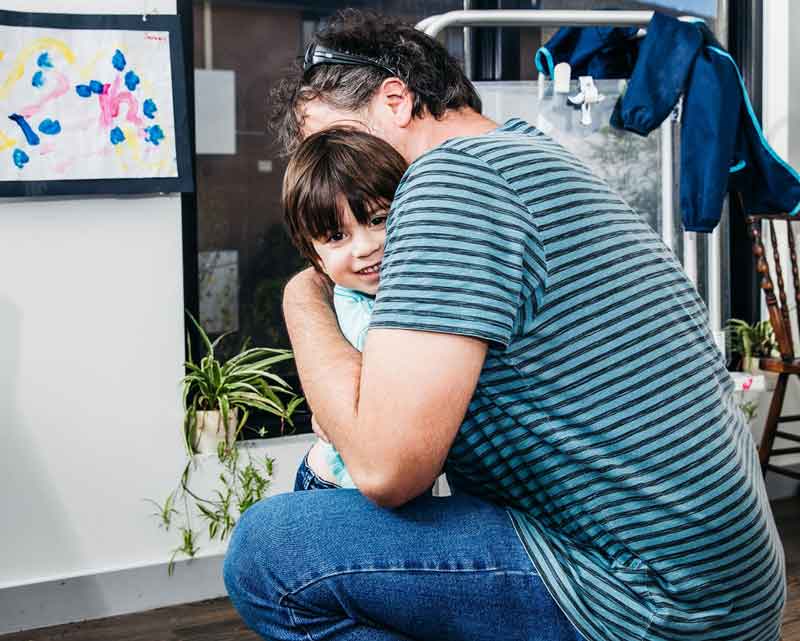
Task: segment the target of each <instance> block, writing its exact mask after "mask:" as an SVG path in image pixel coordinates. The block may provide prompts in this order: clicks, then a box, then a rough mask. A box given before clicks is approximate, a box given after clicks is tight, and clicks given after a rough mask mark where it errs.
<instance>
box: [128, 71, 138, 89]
mask: <svg viewBox="0 0 800 641" xmlns="http://www.w3.org/2000/svg"><path fill="white" fill-rule="evenodd" d="M139 82H140V80H139V76H137V75H136V74H135V73H134V72H133V71H129V72H128V73H126V74H125V86H126V87H127V88H128V91H134V90H135V89H136V85H138V84H139Z"/></svg>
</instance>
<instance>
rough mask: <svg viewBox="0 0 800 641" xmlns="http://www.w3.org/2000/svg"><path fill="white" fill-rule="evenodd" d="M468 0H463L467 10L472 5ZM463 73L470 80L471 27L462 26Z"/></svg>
mask: <svg viewBox="0 0 800 641" xmlns="http://www.w3.org/2000/svg"><path fill="white" fill-rule="evenodd" d="M471 5H472V2H470V0H464V10H465V11H469V10H470V9H471V8H472V7H471ZM464 73H465V74H466V76H467V78H468V79H469V80H472V29H471V28H470V27H466V26H465V27H464Z"/></svg>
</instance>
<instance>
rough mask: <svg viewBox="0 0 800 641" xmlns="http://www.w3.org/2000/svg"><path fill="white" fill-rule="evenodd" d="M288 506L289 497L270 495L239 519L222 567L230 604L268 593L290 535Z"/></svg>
mask: <svg viewBox="0 0 800 641" xmlns="http://www.w3.org/2000/svg"><path fill="white" fill-rule="evenodd" d="M291 503H292V494H279V495H277V496H272V497H269V498H266V499H264V500H262V501H259V502H258V503H256V504H255V505H252V506H250V507H249V508H248V509H247V511H245V513H244V514H242V515H241V517H240V518H239V521H238V523H237V524H236V527H235V528H234V529H233V534H232V535H231V539H230V543H229V544H228V551H227V553H226V554H225V563H224V566H223V579H224V581H225V588H226V589H227V591H228V594H229V595H230V597H231V599H232V600H233V601H234V603H235V602H236V600H237V599H239V598H245V597H247V596H248V595H250V596H252V595H253V594H254V593H261V594H264V593H265V591H266V592H269V591H270V590H271V586H270V585H269V583H270V582H271V581H272V580H274V575H273V572H272V570H274V569H275V568H276V561H277V559H278V558H280V549H281V547H282V546H283V545H284V544H285V543H286V540H285V537H287V536H292V533H291V527H290V526H289V522H290V520H291V512H292V506H291ZM296 534H297V533H296V532H295V533H294V535H295V536H296Z"/></svg>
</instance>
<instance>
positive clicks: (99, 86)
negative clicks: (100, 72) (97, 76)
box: [89, 80, 103, 93]
mask: <svg viewBox="0 0 800 641" xmlns="http://www.w3.org/2000/svg"><path fill="white" fill-rule="evenodd" d="M89 89H91V91H92V93H103V83H102V82H100V81H99V80H92V81H91V82H90V83H89Z"/></svg>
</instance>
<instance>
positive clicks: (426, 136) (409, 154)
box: [404, 108, 498, 162]
mask: <svg viewBox="0 0 800 641" xmlns="http://www.w3.org/2000/svg"><path fill="white" fill-rule="evenodd" d="M412 126H413V127H414V128H415V129H416V132H415V133H416V135H415V136H414V137H413V141H412V142H411V144H410V145H409V146H408V148H407V150H406V153H405V154H404V155H405V156H406V160H408V161H409V162H413V161H414V160H416V159H417V158H419V157H420V156H421V155H422V154H424V153H426V152H428V151H430V150H431V149H433V148H434V147H438V146H439V145H441V144H442V143H443V142H444V141H445V140H449V139H450V138H458V137H460V136H480V135H482V134H485V133H487V132H489V131H492V130H493V129H496V128H497V127H498V124H497V123H496V122H495V121H494V120H492V119H490V118H487V117H486V116H484V115H482V114H479V113H478V112H477V111H473V110H472V109H469V108H464V109H459V110H454V109H451V110H448V111H446V112H445V114H444V117H443V118H441V119H440V120H437V119H436V118H434V117H433V116H431V115H429V114H426V115H425V116H423V117H422V118H416V119H414V124H413V125H412Z"/></svg>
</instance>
